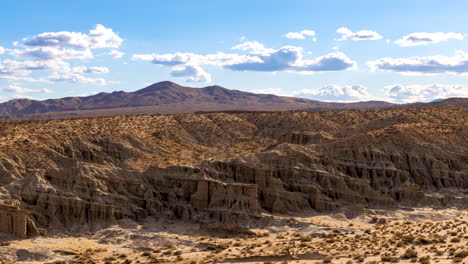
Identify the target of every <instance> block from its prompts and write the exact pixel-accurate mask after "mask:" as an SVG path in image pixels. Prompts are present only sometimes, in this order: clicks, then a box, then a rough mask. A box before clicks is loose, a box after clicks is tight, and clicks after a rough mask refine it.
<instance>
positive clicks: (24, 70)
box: [0, 59, 70, 79]
mask: <svg viewBox="0 0 468 264" xmlns="http://www.w3.org/2000/svg"><path fill="white" fill-rule="evenodd" d="M69 68H70V67H69V64H68V63H67V62H64V61H60V60H46V61H15V60H9V59H7V60H3V61H0V79H1V78H4V77H6V78H8V77H9V76H17V75H20V76H24V75H28V74H30V73H31V72H32V71H35V70H56V71H62V70H65V69H69Z"/></svg>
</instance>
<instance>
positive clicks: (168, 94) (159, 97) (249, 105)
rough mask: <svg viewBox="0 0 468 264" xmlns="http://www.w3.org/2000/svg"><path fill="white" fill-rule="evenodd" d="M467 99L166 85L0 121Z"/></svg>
mask: <svg viewBox="0 0 468 264" xmlns="http://www.w3.org/2000/svg"><path fill="white" fill-rule="evenodd" d="M467 105H468V99H466V98H465V99H464V98H452V99H447V100H442V101H438V102H433V103H427V104H423V103H416V104H408V105H397V104H392V103H388V102H383V101H368V102H358V103H330V102H321V101H314V100H308V99H303V98H294V97H283V96H276V95H269V94H254V93H249V92H242V91H237V90H229V89H226V88H223V87H221V86H216V85H215V86H208V87H204V88H190V87H184V86H180V85H178V84H176V83H173V82H169V81H164V82H159V83H155V84H153V85H150V86H148V87H146V88H144V89H141V90H138V91H135V92H123V91H118V92H113V93H99V94H96V95H92V96H87V97H67V98H61V99H49V100H44V101H37V100H29V99H15V100H11V101H8V102H5V103H2V104H0V119H3V120H14V119H53V118H73V117H96V116H112V115H131V114H173V113H194V112H200V111H205V112H209V111H284V110H307V111H318V110H332V109H334V110H338V109H383V108H390V107H422V106H467Z"/></svg>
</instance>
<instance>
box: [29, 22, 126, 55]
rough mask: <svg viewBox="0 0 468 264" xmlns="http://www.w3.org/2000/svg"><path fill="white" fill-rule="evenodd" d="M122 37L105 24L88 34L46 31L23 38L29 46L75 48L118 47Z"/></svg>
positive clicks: (97, 26)
mask: <svg viewBox="0 0 468 264" xmlns="http://www.w3.org/2000/svg"><path fill="white" fill-rule="evenodd" d="M122 41H123V40H122V39H121V38H120V37H119V36H118V35H117V34H116V33H114V31H112V29H110V28H106V27H104V26H103V25H100V24H98V25H96V26H95V27H94V28H93V29H91V30H90V31H89V33H88V34H84V33H81V32H70V31H60V32H45V33H41V34H39V35H35V36H33V37H31V38H29V39H28V38H27V39H24V40H23V44H24V45H25V46H28V47H58V48H62V47H68V48H73V49H95V48H114V49H115V48H118V47H119V46H120V44H121V43H122Z"/></svg>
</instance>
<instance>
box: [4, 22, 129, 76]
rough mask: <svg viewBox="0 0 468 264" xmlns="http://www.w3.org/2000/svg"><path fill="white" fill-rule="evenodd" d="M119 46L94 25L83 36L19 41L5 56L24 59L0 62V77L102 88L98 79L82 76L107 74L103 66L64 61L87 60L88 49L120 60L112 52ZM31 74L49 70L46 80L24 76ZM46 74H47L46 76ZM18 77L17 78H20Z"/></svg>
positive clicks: (63, 33) (66, 33) (117, 53)
mask: <svg viewBox="0 0 468 264" xmlns="http://www.w3.org/2000/svg"><path fill="white" fill-rule="evenodd" d="M121 43H122V39H121V38H120V37H119V36H118V35H117V34H116V33H114V32H113V31H112V29H110V28H106V27H104V26H102V25H96V26H95V27H94V28H93V29H91V30H90V31H89V32H88V33H87V34H85V33H81V32H70V31H60V32H46V33H41V34H38V35H35V36H33V37H30V38H25V39H23V40H22V42H21V44H22V45H21V44H20V43H17V44H16V45H15V47H17V48H15V49H11V50H8V51H9V53H10V54H11V55H13V56H15V57H18V58H26V59H28V60H24V61H17V60H9V59H7V60H3V61H0V78H1V79H8V80H16V81H28V82H62V81H69V82H79V83H88V84H99V85H104V84H106V81H105V80H104V79H102V78H97V79H95V78H88V77H86V76H83V74H104V73H108V72H109V69H108V68H106V67H85V66H78V67H73V68H72V67H70V64H69V63H68V62H66V61H65V60H72V59H79V60H84V59H91V58H93V57H94V56H93V53H92V49H97V48H109V49H114V50H112V51H110V52H109V54H110V55H111V56H113V57H121V56H123V53H122V52H120V51H118V50H115V49H117V48H118V47H119V46H120V45H121ZM33 71H52V72H53V74H52V75H51V76H49V77H43V78H31V77H24V76H27V75H29V74H31V73H32V72H33ZM49 74H50V73H49ZM20 76H21V77H20Z"/></svg>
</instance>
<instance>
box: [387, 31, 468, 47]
mask: <svg viewBox="0 0 468 264" xmlns="http://www.w3.org/2000/svg"><path fill="white" fill-rule="evenodd" d="M463 38H464V36H463V34H460V33H454V32H448V33H444V32H436V33H427V32H415V33H411V34H409V35H406V36H404V37H403V38H401V39H399V40H397V41H395V43H396V44H398V45H400V46H402V47H411V46H420V45H427V44H432V43H439V42H442V41H446V40H449V39H458V40H462V39H463Z"/></svg>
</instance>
